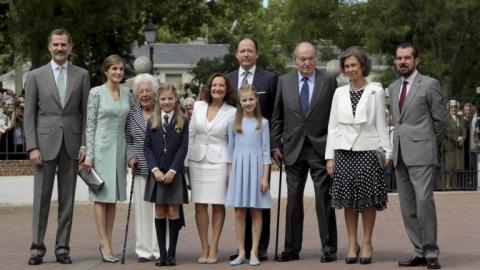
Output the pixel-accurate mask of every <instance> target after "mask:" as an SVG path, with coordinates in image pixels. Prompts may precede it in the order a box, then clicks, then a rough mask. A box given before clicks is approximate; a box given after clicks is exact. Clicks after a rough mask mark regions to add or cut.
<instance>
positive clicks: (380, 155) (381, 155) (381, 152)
mask: <svg viewBox="0 0 480 270" xmlns="http://www.w3.org/2000/svg"><path fill="white" fill-rule="evenodd" d="M385 154H386V151H385V149H383V147H379V148H377V149H375V155H376V156H377V160H378V165H380V168H383V167H385Z"/></svg>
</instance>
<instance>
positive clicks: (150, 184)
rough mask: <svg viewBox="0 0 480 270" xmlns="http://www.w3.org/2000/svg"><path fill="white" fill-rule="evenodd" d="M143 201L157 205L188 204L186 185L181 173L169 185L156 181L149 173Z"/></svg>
mask: <svg viewBox="0 0 480 270" xmlns="http://www.w3.org/2000/svg"><path fill="white" fill-rule="evenodd" d="M143 199H144V200H145V201H147V202H152V203H158V204H184V203H188V192H187V185H186V184H185V178H184V177H183V173H177V174H176V175H175V177H174V178H173V181H172V182H171V183H170V184H165V183H162V182H158V181H156V180H155V177H154V176H153V173H150V174H149V175H148V178H147V184H146V185H145V194H144V198H143Z"/></svg>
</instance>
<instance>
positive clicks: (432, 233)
mask: <svg viewBox="0 0 480 270" xmlns="http://www.w3.org/2000/svg"><path fill="white" fill-rule="evenodd" d="M418 62H419V58H418V54H417V50H416V48H415V47H414V46H413V45H412V44H409V43H403V44H400V45H399V46H398V47H397V51H396V58H395V67H396V69H397V71H398V73H400V75H401V76H402V77H401V78H400V79H398V80H396V81H395V82H393V83H392V84H391V85H390V86H389V87H388V88H389V89H390V90H391V93H392V95H391V96H392V98H391V99H390V109H391V111H392V114H393V121H394V125H395V129H394V135H393V136H394V137H393V162H394V165H395V177H396V181H397V187H398V194H399V199H400V206H401V211H402V217H403V221H404V224H405V229H406V231H407V234H408V236H409V238H410V241H411V242H412V244H413V246H414V256H412V257H411V258H409V259H408V260H405V261H400V262H399V263H398V265H399V266H400V267H411V266H427V267H428V269H439V268H440V264H439V262H438V255H439V249H438V246H437V216H436V210H435V202H434V200H433V182H434V170H435V165H436V164H438V163H439V161H438V153H437V143H439V142H441V138H442V136H444V133H445V132H446V120H447V110H446V106H445V103H444V100H443V97H442V92H441V88H440V84H439V82H438V81H437V80H435V79H433V78H430V77H427V76H424V75H422V74H420V73H419V72H418V71H417V69H416V66H417V65H418Z"/></svg>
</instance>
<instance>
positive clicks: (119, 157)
mask: <svg viewBox="0 0 480 270" xmlns="http://www.w3.org/2000/svg"><path fill="white" fill-rule="evenodd" d="M130 100H131V98H130V92H129V91H128V89H127V88H126V87H123V86H120V100H119V101H115V100H114V99H113V97H112V95H111V93H110V91H109V90H108V89H107V86H106V85H105V84H103V85H100V86H97V87H95V88H92V89H91V90H90V94H89V96H88V109H87V129H86V141H87V142H86V143H87V156H86V158H85V160H86V161H89V162H91V163H93V169H94V170H95V171H96V172H97V173H98V174H99V176H100V177H101V178H102V180H103V181H105V184H104V186H103V187H102V189H101V190H100V191H98V192H97V193H94V192H92V191H91V190H90V196H89V197H90V200H92V201H96V202H106V203H114V202H117V201H123V200H126V197H127V196H126V186H127V161H126V149H125V148H126V142H125V122H126V119H127V115H128V112H129V111H130Z"/></svg>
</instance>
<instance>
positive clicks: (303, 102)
mask: <svg viewBox="0 0 480 270" xmlns="http://www.w3.org/2000/svg"><path fill="white" fill-rule="evenodd" d="M302 81H303V85H302V90H300V110H301V111H302V113H303V115H304V116H307V113H308V107H309V101H308V97H309V96H310V93H309V92H310V90H309V89H308V78H307V77H303V79H302Z"/></svg>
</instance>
